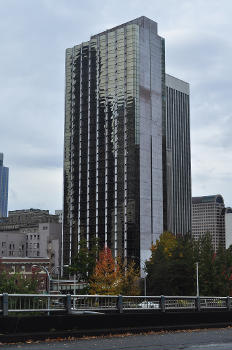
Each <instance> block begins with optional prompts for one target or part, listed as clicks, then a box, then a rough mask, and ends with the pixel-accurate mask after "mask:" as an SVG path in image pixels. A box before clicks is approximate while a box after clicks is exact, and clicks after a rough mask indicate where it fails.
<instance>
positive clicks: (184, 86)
mask: <svg viewBox="0 0 232 350" xmlns="http://www.w3.org/2000/svg"><path fill="white" fill-rule="evenodd" d="M165 129H166V131H165V133H164V134H165V135H166V140H165V143H166V171H164V173H165V176H166V181H164V186H165V187H166V192H164V193H165V194H164V230H165V231H169V232H172V233H174V234H176V235H183V234H191V225H192V191H191V151H190V113H189V84H188V83H186V82H184V81H182V80H180V79H177V78H174V77H172V76H171V75H168V74H166V128H165ZM164 169H165V167H164Z"/></svg>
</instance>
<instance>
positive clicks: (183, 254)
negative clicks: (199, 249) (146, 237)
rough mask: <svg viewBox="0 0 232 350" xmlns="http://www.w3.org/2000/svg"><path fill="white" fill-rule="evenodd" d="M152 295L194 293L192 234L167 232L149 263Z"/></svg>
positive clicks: (147, 269)
mask: <svg viewBox="0 0 232 350" xmlns="http://www.w3.org/2000/svg"><path fill="white" fill-rule="evenodd" d="M146 271H147V289H148V293H149V294H150V295H160V294H166V295H193V294H194V271H195V270H194V243H193V241H192V239H191V237H189V236H187V235H186V236H184V237H175V236H174V235H173V234H171V233H167V232H166V233H163V234H162V235H161V236H160V239H159V240H158V241H157V242H156V245H155V246H153V247H152V255H151V259H150V260H149V261H147V263H146Z"/></svg>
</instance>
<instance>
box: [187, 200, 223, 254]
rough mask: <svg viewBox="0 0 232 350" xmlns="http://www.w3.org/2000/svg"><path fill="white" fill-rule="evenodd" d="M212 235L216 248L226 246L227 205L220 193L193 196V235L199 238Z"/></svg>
mask: <svg viewBox="0 0 232 350" xmlns="http://www.w3.org/2000/svg"><path fill="white" fill-rule="evenodd" d="M206 233H210V234H211V236H212V243H213V247H214V250H215V251H217V249H218V247H219V245H220V244H221V245H222V246H223V247H225V205H224V199H223V197H222V196H221V195H220V194H217V195H213V196H203V197H193V198H192V236H193V238H194V239H196V240H197V239H199V238H200V237H202V236H204V235H205V234H206Z"/></svg>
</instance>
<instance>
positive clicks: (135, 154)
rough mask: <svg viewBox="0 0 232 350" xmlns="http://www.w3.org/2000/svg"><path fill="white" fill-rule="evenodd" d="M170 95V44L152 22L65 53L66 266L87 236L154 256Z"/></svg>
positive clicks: (127, 255)
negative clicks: (167, 77)
mask: <svg viewBox="0 0 232 350" xmlns="http://www.w3.org/2000/svg"><path fill="white" fill-rule="evenodd" d="M165 94H166V90H165V46H164V40H163V39H162V38H161V37H160V36H159V35H158V34H157V24H156V23H155V22H153V21H151V20H149V19H148V18H146V17H140V18H137V19H135V20H133V21H131V22H127V23H125V24H123V25H120V26H118V27H115V28H112V29H110V30H107V31H105V32H103V33H100V34H97V35H94V36H92V37H91V39H90V40H89V41H88V42H85V43H82V44H80V45H77V46H74V47H73V48H70V49H67V50H66V90H65V136H64V137H65V142H64V207H63V210H64V216H63V262H64V264H71V263H72V258H73V257H74V255H75V254H76V252H77V250H78V247H79V242H80V240H81V238H82V237H84V238H85V239H86V240H87V244H88V245H89V246H90V245H91V242H92V240H93V239H95V238H96V239H97V240H98V242H99V245H100V247H104V246H105V245H107V246H109V247H110V248H111V249H112V252H113V255H114V256H118V255H120V256H121V257H122V259H125V261H127V260H128V259H129V260H130V259H133V260H135V261H137V262H138V261H141V266H142V264H143V261H144V260H145V259H147V258H148V257H149V255H150V247H151V244H152V243H153V242H154V243H155V241H156V239H157V238H159V235H160V234H161V233H162V232H163V224H164V222H165V225H166V218H167V215H166V214H165V215H163V213H164V208H165V207H164V206H163V203H164V201H166V199H165V198H166V197H167V186H166V185H165V181H166V177H165V176H166V175H165V174H166V104H165ZM165 196H166V197H165ZM166 202H167V201H166Z"/></svg>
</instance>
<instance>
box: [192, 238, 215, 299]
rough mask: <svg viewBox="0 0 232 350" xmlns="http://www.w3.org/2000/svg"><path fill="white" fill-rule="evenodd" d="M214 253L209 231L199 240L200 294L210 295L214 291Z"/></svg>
mask: <svg viewBox="0 0 232 350" xmlns="http://www.w3.org/2000/svg"><path fill="white" fill-rule="evenodd" d="M215 257H216V254H215V252H214V250H213V245H212V238H211V235H210V234H209V233H207V234H205V235H204V236H202V237H201V239H200V240H199V251H198V257H196V258H198V262H199V286H200V288H199V289H200V295H206V296H210V295H213V294H214V293H215V289H216V288H215V286H216V283H217V273H216V269H215Z"/></svg>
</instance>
